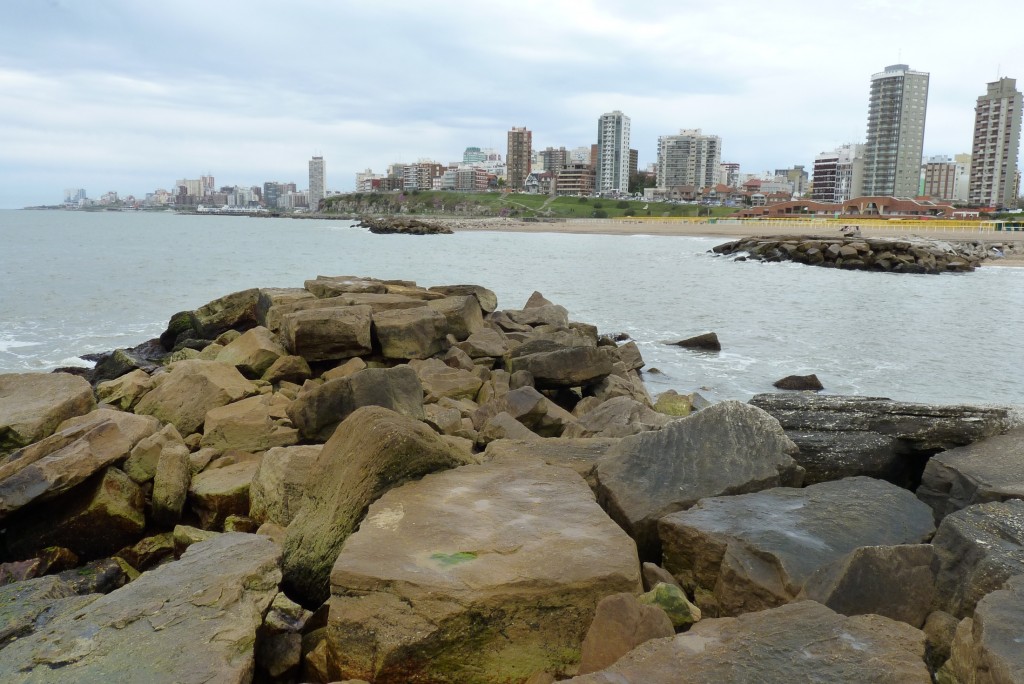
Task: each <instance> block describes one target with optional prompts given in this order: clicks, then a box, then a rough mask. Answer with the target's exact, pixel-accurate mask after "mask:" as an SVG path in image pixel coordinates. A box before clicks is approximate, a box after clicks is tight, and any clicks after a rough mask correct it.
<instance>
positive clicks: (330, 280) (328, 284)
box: [303, 275, 388, 299]
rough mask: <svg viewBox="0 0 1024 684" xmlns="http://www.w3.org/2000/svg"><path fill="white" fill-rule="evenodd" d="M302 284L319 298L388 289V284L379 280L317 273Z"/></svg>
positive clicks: (380, 291) (375, 292)
mask: <svg viewBox="0 0 1024 684" xmlns="http://www.w3.org/2000/svg"><path fill="white" fill-rule="evenodd" d="M303 286H304V287H305V288H306V289H307V290H309V291H310V292H312V293H313V294H314V295H316V296H317V297H318V298H320V299H323V298H325V297H337V296H338V295H341V294H354V293H359V292H365V293H374V294H386V293H387V291H388V286H387V285H385V284H384V283H383V282H381V281H380V280H376V279H375V278H360V277H358V276H321V275H318V276H317V277H316V278H315V279H314V280H307V281H306V282H305V283H303Z"/></svg>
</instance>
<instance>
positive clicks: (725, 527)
mask: <svg viewBox="0 0 1024 684" xmlns="http://www.w3.org/2000/svg"><path fill="white" fill-rule="evenodd" d="M934 530H935V526H934V524H933V523H932V517H931V511H930V509H929V508H928V507H927V506H925V505H924V504H923V503H921V502H920V501H918V500H917V499H916V498H915V497H914V495H913V494H911V493H910V492H908V491H906V490H904V489H901V488H899V487H897V486H895V485H892V484H889V483H888V482H883V481H881V480H873V479H871V478H867V477H851V478H846V479H844V480H838V481H836V482H823V483H821V484H816V485H812V486H810V487H806V488H804V489H792V488H788V487H779V488H776V489H770V490H767V491H763V492H757V493H754V494H743V495H740V496H724V497H715V498H710V499H703V500H702V501H701V502H700V503H698V504H697V505H696V506H694V507H693V508H691V509H690V510H688V511H680V512H678V513H672V514H671V515H668V516H666V517H664V518H662V519H661V520H660V521H659V524H658V531H659V534H660V536H661V542H662V549H663V553H664V563H663V567H664V568H665V569H666V570H668V571H669V572H671V573H672V574H673V575H674V576H676V577H677V578H679V579H680V580H681V581H682V582H683V584H684V585H685V584H686V583H687V582H693V583H695V584H696V585H697V586H698V587H701V588H703V589H704V590H706V591H708V592H712V593H713V594H714V598H715V600H716V601H717V604H718V609H719V610H720V614H722V615H738V614H740V613H744V612H749V611H754V610H762V609H764V608H771V607H774V606H778V605H781V604H784V603H788V602H790V601H792V600H793V599H795V598H796V596H797V595H798V594H799V593H800V590H801V589H802V588H803V586H804V584H805V583H806V582H807V580H808V579H809V578H810V577H811V575H812V574H813V573H814V572H815V571H816V570H818V569H819V568H821V567H823V566H825V565H828V564H829V563H832V562H835V561H837V560H839V559H840V558H841V557H842V556H844V555H845V554H847V553H849V552H850V551H852V550H854V549H856V548H858V547H860V546H891V545H897V544H920V543H924V542H925V541H927V540H928V539H929V538H930V537H931V535H932V532H934ZM702 607H703V606H702Z"/></svg>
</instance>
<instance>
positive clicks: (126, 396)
mask: <svg viewBox="0 0 1024 684" xmlns="http://www.w3.org/2000/svg"><path fill="white" fill-rule="evenodd" d="M155 384H156V382H155V380H153V378H152V377H151V376H150V374H149V373H147V372H146V371H144V370H142V369H136V370H133V371H131V372H130V373H126V374H125V375H122V376H120V377H117V378H115V379H113V380H108V381H106V382H101V383H99V384H97V385H96V399H97V400H99V402H100V403H101V404H109V405H111V406H116V407H117V408H119V409H120V410H122V411H131V410H132V409H133V408H134V407H135V405H136V404H137V403H139V399H141V398H142V397H143V396H145V394H146V393H147V392H149V391H150V390H151V389H153V386H154V385H155Z"/></svg>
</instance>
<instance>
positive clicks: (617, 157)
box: [592, 110, 629, 193]
mask: <svg viewBox="0 0 1024 684" xmlns="http://www.w3.org/2000/svg"><path fill="white" fill-rule="evenodd" d="M596 147H597V158H596V159H594V160H592V163H593V164H594V168H595V170H596V179H595V187H594V190H595V191H596V192H598V193H603V192H628V191H629V117H628V116H626V115H625V114H623V113H622V112H620V111H619V110H615V111H614V112H608V113H607V114H602V115H601V117H600V118H599V119H598V120H597V146H596Z"/></svg>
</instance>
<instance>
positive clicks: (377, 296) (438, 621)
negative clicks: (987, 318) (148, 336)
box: [0, 276, 1024, 683]
mask: <svg viewBox="0 0 1024 684" xmlns="http://www.w3.org/2000/svg"><path fill="white" fill-rule="evenodd" d="M141 348H144V349H146V350H149V351H148V352H147V354H148V355H147V357H146V359H145V360H144V362H143V361H140V360H139V358H138V357H139V356H140V354H139V353H138V352H131V353H129V352H127V351H126V350H119V351H118V352H115V353H114V354H111V355H110V356H108V357H105V358H106V359H108V360H110V359H114V360H116V362H114V361H111V362H109V363H107V364H106V365H105V366H104V364H102V363H101V364H100V366H103V372H102V373H99V372H97V373H95V374H94V375H93V378H92V379H93V383H94V384H93V385H90V383H89V381H88V380H86V379H85V378H80V377H72V376H69V375H67V374H61V373H57V374H51V375H31V374H29V375H6V376H0V437H2V438H3V441H0V527H2V532H0V680H2V681H4V682H8V681H10V682H35V681H39V682H43V681H53V679H54V678H60V679H62V680H64V679H66V680H67V681H76V682H107V681H147V682H149V681H153V682H164V681H166V682H193V681H196V682H198V681H231V682H250V681H259V682H268V683H278V682H280V683H292V682H300V681H301V682H331V681H342V680H361V681H364V682H375V683H398V682H403V683H404V682H413V683H416V682H420V683H426V682H447V683H456V682H481V683H484V682H487V683H490V682H497V683H512V682H516V683H519V682H533V683H537V682H551V681H555V680H556V679H557V680H565V679H568V678H571V677H577V678H578V680H579V681H587V682H621V681H636V682H640V681H643V682H662V681H664V682H670V681H671V682H676V681H781V680H783V679H785V680H786V681H809V680H826V679H827V680H828V681H840V682H860V681H900V682H903V681H921V682H927V681H930V680H931V675H932V673H935V672H938V673H939V676H941V677H946V679H945V680H943V681H950V682H953V681H957V682H971V681H979V680H978V676H980V675H979V673H981V672H984V673H985V676H989V677H990V679H991V681H1014V679H1013V678H1012V677H1010V676H1007V677H1003V675H1002V673H1004V672H1009V673H1011V674H1012V673H1014V672H1019V668H1020V660H1021V656H1020V649H1019V647H1015V643H1016V642H1015V641H1014V639H1016V638H1017V637H1016V636H1015V635H1016V634H1019V629H1020V626H1021V619H1020V615H1021V612H1022V611H1024V605H1022V603H1021V597H1022V595H1024V592H1022V588H1021V581H1022V580H1021V579H1020V577H1019V576H1024V533H1022V532H1021V530H1022V529H1024V501H1021V500H1020V493H1021V491H1022V490H1021V488H1020V478H1019V474H1020V473H1021V472H1024V468H1020V467H1019V466H1020V464H1021V456H1020V450H1019V449H1017V448H1015V445H1016V444H1017V443H1018V441H1019V439H1020V437H1019V435H1017V433H1016V432H1014V431H1012V430H1010V431H1009V432H1007V430H1009V429H1010V428H1011V427H1012V425H1013V419H1012V416H1011V414H1010V413H1008V412H1006V411H999V410H995V409H991V410H981V409H974V408H971V407H945V408H942V407H909V406H907V405H896V404H894V403H888V404H887V403H885V401H884V400H866V401H868V402H871V403H870V404H866V403H864V402H860V403H858V402H856V401H854V400H848V401H847V402H846V403H845V404H843V403H841V402H838V401H837V402H835V403H833V404H828V403H827V402H826V401H825V398H822V397H814V398H813V401H814V402H817V403H813V404H809V405H802V406H794V405H790V404H785V403H784V400H783V399H781V398H775V399H773V398H772V397H771V396H768V397H761V398H759V399H758V400H757V401H755V402H753V403H752V404H743V403H740V402H735V401H727V402H722V403H719V404H714V405H710V406H706V407H705V408H703V409H701V410H700V411H699V412H696V413H695V414H693V415H689V416H682V417H679V416H674V415H667V414H665V413H661V412H659V411H657V410H655V406H657V405H659V404H658V403H657V402H655V401H653V400H652V398H651V397H650V396H649V394H648V393H647V390H646V388H645V386H644V383H643V379H642V375H641V373H642V369H643V367H644V361H643V359H642V357H641V355H640V353H639V351H638V348H637V346H636V344H635V343H633V342H630V341H626V340H623V341H622V343H621V344H619V343H617V342H616V341H615V340H614V339H612V338H610V337H608V336H604V335H601V334H600V333H599V332H598V330H597V329H596V328H595V327H594V326H591V325H588V324H586V323H581V322H576V321H572V320H571V319H570V317H569V314H568V312H567V311H566V310H565V308H563V307H561V306H559V305H557V304H555V303H553V302H550V301H548V300H547V299H545V298H544V297H543V296H542V295H540V294H539V293H535V294H534V295H533V296H532V297H530V299H529V300H528V301H527V302H525V303H524V304H523V306H522V308H517V309H499V308H498V302H497V298H496V297H495V295H494V293H493V292H491V291H490V290H487V289H486V288H484V287H480V286H476V285H448V286H438V287H430V288H425V287H421V286H419V285H417V284H416V283H413V282H409V281H394V280H392V281H384V280H376V279H372V278H362V277H349V276H335V277H324V276H321V277H317V278H314V279H311V280H308V281H306V282H305V283H304V286H303V287H301V288H285V289H253V290H246V291H243V292H237V293H233V294H231V295H227V296H225V297H223V298H220V299H218V300H215V301H213V302H210V303H209V304H207V305H205V306H203V307H200V308H199V309H196V310H194V311H189V312H181V313H179V314H175V315H174V316H173V317H172V318H171V321H170V322H169V324H168V328H167V330H166V331H165V333H164V334H163V335H162V336H161V338H160V340H154V341H151V342H150V343H147V345H143V346H142V347H141ZM157 350H159V351H157ZM98 370H99V368H98ZM809 401H810V400H809ZM823 402H824V403H823ZM689 405H690V402H687V406H689ZM682 413H685V411H682ZM886 416H888V419H886ZM837 426H845V428H843V429H840V428H838V427H837ZM858 431H859V432H863V433H864V434H862V435H852V436H846V435H845V433H846V432H858ZM824 433H829V434H824ZM869 433H870V434H869ZM1003 433H1005V434H1003ZM886 439H889V440H890V441H886ZM872 440H873V441H872ZM880 441H881V442H885V444H886V445H888V447H889V448H890V450H891V451H893V453H892V454H887V455H884V456H879V457H878V458H876V457H875V456H876V454H874V452H873V451H871V450H870V449H869V447H870V446H871V444H875V442H880ZM820 444H827V445H828V448H827V449H825V448H817V447H816V446H815V445H820ZM875 446H876V447H879V448H881V445H880V444H875ZM911 447H914V448H915V449H916V450H917V451H914V452H913V453H911V454H910V455H908V453H910V452H909V450H910V449H911ZM805 449H808V450H810V451H809V452H808V453H804V452H805ZM815 449H817V450H815ZM866 449H867V451H865V450H866ZM868 452H870V453H868ZM936 454H937V455H936ZM901 458H906V459H910V460H911V461H913V463H914V464H915V467H916V468H917V470H916V471H915V472H917V479H921V469H922V468H923V469H924V470H923V481H924V483H925V484H923V485H922V486H921V487H920V489H919V490H918V493H917V495H916V496H915V494H914V492H912V491H911V489H913V488H914V487H915V486H916V482H915V481H914V480H915V477H911V476H907V474H906V472H905V470H906V469H905V468H903V467H902V466H899V465H894V462H896V461H898V460H899V459H901ZM830 460H831V461H834V462H835V463H834V465H829V463H827V461H830ZM932 463H934V465H932ZM1015 463H1016V464H1017V465H1016V466H1015V465H1014V464H1015ZM992 479H999V480H1000V482H999V483H992V482H988V481H987V480H992ZM982 480H986V482H982ZM1014 630H1017V631H1014ZM178 654H184V655H178ZM1014 668H1017V669H1016V670H1015V669H1014ZM992 673H996V675H995V676H992ZM1000 677H1003V678H1000Z"/></svg>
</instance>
